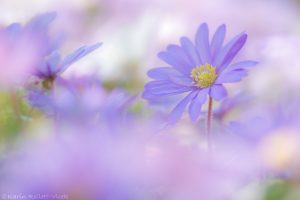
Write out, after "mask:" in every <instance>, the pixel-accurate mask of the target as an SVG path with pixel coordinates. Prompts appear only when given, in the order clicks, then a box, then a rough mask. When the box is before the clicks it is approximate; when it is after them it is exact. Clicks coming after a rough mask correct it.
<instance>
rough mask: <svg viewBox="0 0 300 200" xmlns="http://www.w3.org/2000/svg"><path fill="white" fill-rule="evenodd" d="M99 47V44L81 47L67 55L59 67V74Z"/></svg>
mask: <svg viewBox="0 0 300 200" xmlns="http://www.w3.org/2000/svg"><path fill="white" fill-rule="evenodd" d="M100 46H101V43H97V44H94V45H91V46H83V47H80V48H79V49H77V50H76V51H74V52H73V53H71V54H69V55H68V56H67V57H66V58H65V59H64V60H63V61H62V64H61V66H60V73H62V72H64V71H65V70H66V69H67V68H68V67H69V66H70V65H72V64H73V63H75V62H77V61H78V60H80V59H81V58H83V57H84V56H86V55H87V54H89V53H91V52H92V51H94V50H96V49H98V48H99V47H100Z"/></svg>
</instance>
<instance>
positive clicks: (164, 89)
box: [145, 81, 192, 96]
mask: <svg viewBox="0 0 300 200" xmlns="http://www.w3.org/2000/svg"><path fill="white" fill-rule="evenodd" d="M191 89H192V88H191V87H186V86H181V85H176V84H174V83H172V82H170V81H151V82H149V83H147V84H146V85H145V90H146V91H147V92H149V93H151V94H153V95H157V96H159V95H170V94H172V95H176V94H181V93H184V92H188V91H191Z"/></svg>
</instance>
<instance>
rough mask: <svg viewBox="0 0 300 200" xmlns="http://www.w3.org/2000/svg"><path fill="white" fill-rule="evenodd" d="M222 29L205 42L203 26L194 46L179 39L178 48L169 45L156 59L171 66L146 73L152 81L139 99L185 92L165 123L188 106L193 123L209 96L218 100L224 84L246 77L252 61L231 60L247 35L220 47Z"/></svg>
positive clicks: (254, 63) (153, 98)
mask: <svg viewBox="0 0 300 200" xmlns="http://www.w3.org/2000/svg"><path fill="white" fill-rule="evenodd" d="M225 32H226V26H225V25H221V26H220V27H219V28H218V29H217V31H216V32H215V34H214V36H213V38H212V40H211V42H210V41H209V34H208V26H207V24H206V23H203V24H202V25H201V26H200V27H199V29H198V32H197V34H196V38H195V43H196V44H195V45H194V44H193V43H192V41H191V40H190V39H188V38H187V37H182V38H181V40H180V42H181V46H178V45H173V44H171V45H169V46H168V47H167V51H165V52H161V53H159V54H158V57H159V58H160V59H162V60H163V61H164V62H166V63H167V64H169V65H170V66H171V67H159V68H155V69H152V70H150V71H149V72H148V76H149V77H150V78H153V79H154V81H151V82H149V83H147V84H146V85H145V91H144V94H143V97H144V98H145V99H148V100H150V101H151V100H155V99H156V98H161V97H169V96H172V95H178V94H182V93H186V92H188V95H186V96H185V97H184V98H183V99H182V100H181V101H180V102H179V103H178V104H177V106H176V107H175V108H174V109H173V111H172V112H171V113H170V117H169V121H170V122H171V123H174V122H176V121H177V120H178V119H179V118H180V117H181V115H182V113H183V112H184V110H185V108H186V107H187V106H188V105H189V115H190V118H191V119H192V120H193V121H196V120H197V119H198V117H199V115H200V113H201V106H202V105H203V104H204V103H205V101H206V96H207V95H209V96H210V97H212V98H213V99H215V100H221V99H223V98H224V97H225V96H226V95H227V92H226V89H225V88H224V86H223V84H224V83H232V82H238V81H240V80H241V79H242V78H243V77H244V76H246V75H247V68H248V67H251V66H254V65H256V64H257V62H255V61H250V60H247V61H242V62H238V63H235V64H231V61H232V60H233V59H234V57H235V56H236V55H237V53H238V52H239V51H240V49H241V48H242V47H243V46H244V44H245V42H246V39H247V34H246V33H244V32H242V33H240V34H238V35H237V36H235V37H234V38H233V39H232V40H230V41H229V42H228V43H227V44H226V45H224V46H223V42H224V38H225Z"/></svg>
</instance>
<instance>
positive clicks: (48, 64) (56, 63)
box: [35, 43, 101, 79]
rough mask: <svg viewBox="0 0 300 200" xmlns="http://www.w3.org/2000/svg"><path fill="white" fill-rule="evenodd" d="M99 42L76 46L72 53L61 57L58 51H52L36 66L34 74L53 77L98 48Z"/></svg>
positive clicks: (41, 76)
mask: <svg viewBox="0 0 300 200" xmlns="http://www.w3.org/2000/svg"><path fill="white" fill-rule="evenodd" d="M100 46H101V43H96V44H93V45H86V46H82V47H80V48H78V49H77V50H75V51H74V52H73V53H71V54H69V55H67V56H66V57H65V58H64V59H61V56H60V53H59V52H58V51H53V52H52V53H51V54H50V55H49V56H47V57H46V59H45V60H43V61H42V62H41V63H40V65H39V66H38V67H37V69H36V72H35V75H36V76H38V77H39V78H42V79H55V77H56V76H58V75H60V74H61V73H63V72H64V71H65V70H66V69H67V68H68V67H69V66H70V65H72V64H74V63H75V62H77V61H78V60H80V59H81V58H83V57H85V56H86V55H88V54H89V53H91V52H93V51H94V50H96V49H98V48H99V47H100Z"/></svg>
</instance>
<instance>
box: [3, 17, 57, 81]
mask: <svg viewBox="0 0 300 200" xmlns="http://www.w3.org/2000/svg"><path fill="white" fill-rule="evenodd" d="M55 16H56V14H55V13H46V14H43V15H38V16H36V17H34V18H33V19H32V20H31V21H30V22H29V23H27V24H26V25H25V26H22V25H21V24H19V23H14V24H11V25H10V26H8V27H7V28H5V29H0V66H1V75H0V84H1V85H4V87H6V86H9V85H10V86H14V85H15V84H19V83H20V82H22V81H24V80H25V79H26V78H27V77H28V76H29V75H30V73H32V71H33V68H34V66H35V65H37V63H38V62H39V61H40V60H41V59H42V58H44V56H46V55H47V54H48V53H49V52H51V51H52V50H53V49H54V48H57V46H59V40H58V38H56V39H55V40H52V39H50V37H49V36H48V25H49V24H50V23H51V22H52V21H53V20H54V18H55Z"/></svg>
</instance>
